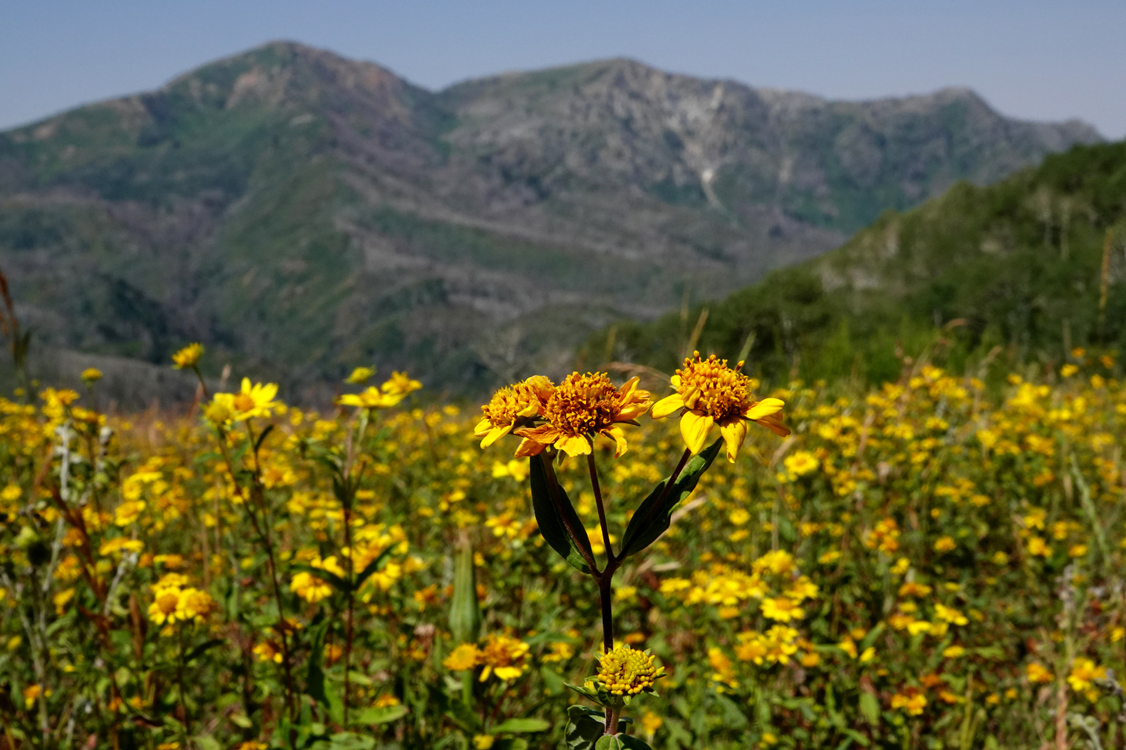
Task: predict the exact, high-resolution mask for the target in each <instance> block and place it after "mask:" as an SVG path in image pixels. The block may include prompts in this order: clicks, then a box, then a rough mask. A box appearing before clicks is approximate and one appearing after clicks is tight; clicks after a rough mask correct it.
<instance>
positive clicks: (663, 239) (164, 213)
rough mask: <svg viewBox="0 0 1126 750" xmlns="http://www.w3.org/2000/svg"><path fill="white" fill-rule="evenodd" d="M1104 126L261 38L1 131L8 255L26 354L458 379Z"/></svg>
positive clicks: (989, 176) (544, 353)
mask: <svg viewBox="0 0 1126 750" xmlns="http://www.w3.org/2000/svg"><path fill="white" fill-rule="evenodd" d="M1096 140H1098V135H1097V133H1096V132H1095V131H1094V130H1093V129H1092V128H1090V127H1089V126H1086V125H1084V124H1082V123H1079V122H1068V123H1064V124H1035V123H1024V122H1017V121H1013V120H1010V119H1007V118H1004V117H1002V116H1000V115H998V114H997V113H996V112H994V111H993V110H991V109H990V108H989V106H988V105H987V104H986V103H985V102H983V101H982V100H981V99H980V98H979V97H977V96H976V95H974V94H973V93H972V92H969V91H965V90H957V89H949V90H944V91H940V92H938V93H936V94H932V95H929V96H919V97H908V98H901V99H887V100H880V101H873V102H831V101H825V100H822V99H818V98H816V97H812V96H808V95H804V94H799V93H793V92H784V91H774V90H768V89H754V88H750V87H748V86H744V85H742V84H738V83H734V82H731V81H709V80H700V79H695V78H690V77H687V76H678V75H671V74H668V73H664V72H661V71H658V70H654V69H652V68H649V67H646V66H644V65H642V64H640V63H636V62H632V61H628V60H609V61H603V62H596V63H590V64H584V65H576V66H571V67H566V68H559V69H552V70H545V71H538V72H532V73H516V74H508V75H503V76H497V77H492V78H487V79H482V80H476V81H469V82H466V83H462V84H459V85H456V86H453V87H450V88H448V89H446V90H443V91H440V92H436V93H435V92H430V91H427V90H424V89H421V88H418V87H416V86H412V85H411V84H410V83H408V82H406V81H404V80H403V79H401V78H399V77H397V76H395V75H394V74H393V73H391V72H389V71H387V70H385V69H383V68H381V67H379V66H377V65H374V64H371V63H365V62H356V61H352V60H347V59H343V58H340V57H338V56H336V55H333V54H331V53H329V52H325V51H322V50H316V49H311V48H309V47H305V46H302V45H299V44H295V43H290V42H278V43H272V44H269V45H266V46H264V47H261V48H258V49H255V50H252V51H250V52H247V53H245V54H241V55H238V56H235V57H232V58H228V59H225V60H221V61H219V62H216V63H213V64H210V65H207V66H205V67H203V68H200V69H198V70H195V71H193V72H191V73H189V74H187V75H185V76H183V77H181V78H178V79H176V80H174V81H172V82H171V83H169V84H168V85H167V86H165V87H164V88H162V89H160V90H159V91H155V92H152V93H147V94H141V95H138V96H132V97H126V98H123V99H117V100H112V101H107V102H102V103H100V104H95V105H90V106H86V107H82V108H79V109H76V110H73V111H70V112H67V113H64V114H62V115H59V116H57V117H53V118H50V119H48V120H45V121H43V122H40V123H36V124H33V125H30V126H27V127H23V128H19V129H16V130H12V131H8V132H6V133H3V134H0V268H2V269H3V270H4V272H5V273H7V275H8V276H9V278H10V279H11V280H12V284H13V290H14V293H15V296H16V298H17V301H18V309H19V311H20V314H21V316H23V318H24V320H25V325H31V326H32V327H34V328H35V330H36V332H37V333H36V339H37V342H38V344H39V345H40V346H48V347H54V348H57V349H65V350H77V351H85V352H91V353H97V354H101V355H117V356H124V357H132V358H138V359H142V360H147V361H152V362H163V361H166V358H167V356H168V354H169V353H170V352H171V351H172V350H174V349H175V348H176V347H178V346H179V345H180V344H181V343H183V342H184V341H187V340H195V339H199V340H202V341H204V342H205V343H207V344H208V345H209V346H210V347H211V348H212V350H213V351H215V352H216V356H215V357H214V358H212V360H211V361H212V362H213V363H214V364H215V366H216V367H217V366H218V365H219V364H220V363H222V362H226V361H231V362H233V363H234V364H235V366H236V369H237V370H238V371H240V372H241V371H248V372H255V373H258V374H260V375H262V376H268V377H270V378H271V379H275V380H281V381H282V382H283V383H284V384H285V385H286V386H288V387H289V388H290V389H291V396H292V397H301V390H300V389H303V388H304V389H308V388H314V387H316V386H317V385H318V384H322V383H324V382H326V379H331V378H335V377H338V376H340V375H341V374H342V373H345V372H346V371H348V370H349V369H350V368H351V367H352V366H354V365H356V364H361V363H363V364H366V363H372V362H374V363H376V364H378V365H380V366H381V367H410V368H411V370H412V372H414V373H416V374H418V375H420V376H421V377H422V378H423V379H424V380H425V381H427V382H428V383H429V384H430V385H432V386H435V387H448V388H451V389H453V390H457V391H462V392H466V391H472V390H477V389H481V388H485V387H488V386H489V385H491V384H492V383H493V382H494V381H495V380H496V379H497V378H509V377H514V376H516V375H517V374H519V373H520V372H522V371H523V370H524V369H526V368H528V367H531V366H535V367H538V368H547V369H549V370H550V369H553V368H559V367H562V366H564V364H565V361H566V358H567V357H568V356H569V352H570V351H571V349H572V347H573V346H574V345H575V344H576V343H577V342H579V341H581V340H583V338H584V337H585V336H586V335H587V334H588V333H589V332H590V331H591V330H593V329H595V328H597V327H598V326H601V325H604V324H606V323H607V322H609V321H613V320H617V319H621V318H626V317H629V318H640V319H648V318H652V317H654V316H656V315H658V314H659V313H661V312H662V311H664V310H667V309H669V308H670V307H675V306H676V305H678V304H679V303H680V302H681V300H682V299H685V298H686V297H691V298H693V299H701V298H712V297H717V296H719V295H722V294H724V293H726V292H729V291H731V290H734V289H736V288H738V287H740V286H742V285H745V284H747V283H749V282H752V281H754V280H755V279H757V278H759V277H761V276H762V275H763V274H764V273H765V272H767V271H768V270H770V269H772V268H777V267H780V266H785V265H789V264H792V263H795V262H798V261H801V260H803V259H805V258H809V257H812V256H815V255H817V254H820V253H822V252H825V251H827V250H829V249H831V248H832V247H834V246H836V245H838V244H839V243H840V242H841V241H842V240H843V239H844V238H845V237H846V236H847V235H848V234H849V233H851V232H853V231H854V230H856V229H858V228H859V227H861V226H864V225H865V224H867V223H868V222H870V221H872V220H873V219H875V218H876V217H877V216H878V215H879V214H880V212H881V211H883V210H885V209H888V208H892V209H903V208H907V207H909V206H912V205H914V204H916V203H918V202H920V201H922V200H925V199H927V198H929V197H932V196H934V195H937V194H939V193H940V192H941V191H943V190H944V189H946V188H947V187H949V186H950V185H951V184H953V183H954V182H955V181H957V180H959V179H969V180H973V181H975V182H989V181H992V180H996V179H998V178H1000V177H1002V176H1004V175H1006V174H1008V173H1010V172H1012V171H1013V170H1015V169H1018V168H1020V167H1022V166H1025V165H1029V164H1033V163H1036V162H1037V161H1038V160H1039V159H1041V158H1042V157H1043V156H1044V155H1045V154H1047V153H1051V152H1054V151H1059V150H1062V149H1066V148H1068V147H1070V146H1071V145H1073V144H1075V143H1089V142H1093V141H1096ZM294 389H296V392H295V391H294ZM305 395H306V396H308V395H311V392H310V393H306V394H305Z"/></svg>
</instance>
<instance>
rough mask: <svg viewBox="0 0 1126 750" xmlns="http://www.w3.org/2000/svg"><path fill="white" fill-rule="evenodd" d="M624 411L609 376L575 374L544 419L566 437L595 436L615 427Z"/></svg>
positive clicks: (550, 402)
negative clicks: (617, 419)
mask: <svg viewBox="0 0 1126 750" xmlns="http://www.w3.org/2000/svg"><path fill="white" fill-rule="evenodd" d="M621 407H622V404H621V397H620V396H619V395H618V389H617V388H615V387H614V384H613V383H611V382H610V378H608V377H606V374H605V373H601V372H596V373H589V372H588V373H587V374H586V375H579V374H578V373H577V372H573V373H571V374H570V375H568V376H567V377H566V379H565V380H564V381H563V382H562V383H560V384H559V387H558V388H556V389H555V392H554V393H553V394H552V395H551V398H550V399H549V400H548V402H547V406H546V407H544V416H546V417H547V418H548V419H549V420H551V424H552V425H553V426H554V427H555V428H556V429H557V430H559V431H560V432H561V433H563V434H564V435H569V436H578V435H592V434H594V433H596V432H600V431H601V430H604V429H606V428H607V427H610V426H611V425H613V424H614V418H615V417H617V416H618V414H619V413H620V412H621Z"/></svg>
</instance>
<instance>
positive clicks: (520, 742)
mask: <svg viewBox="0 0 1126 750" xmlns="http://www.w3.org/2000/svg"><path fill="white" fill-rule="evenodd" d="M493 747H494V748H495V750H528V742H527V740H525V739H523V738H521V737H508V738H507V739H503V740H497V741H496V744H494V745H493Z"/></svg>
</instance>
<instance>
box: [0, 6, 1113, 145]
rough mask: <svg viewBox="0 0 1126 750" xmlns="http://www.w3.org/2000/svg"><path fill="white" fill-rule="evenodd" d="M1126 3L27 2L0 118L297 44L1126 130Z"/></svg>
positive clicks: (454, 77)
mask: <svg viewBox="0 0 1126 750" xmlns="http://www.w3.org/2000/svg"><path fill="white" fill-rule="evenodd" d="M1124 29H1126V2H1124V1H1123V0H1072V2H1069V3H1063V2H1055V3H1048V2H1042V1H1041V0H1021V1H1019V2H1018V1H1015V0H1013V1H1010V0H976V1H975V2H966V1H965V0H945V1H944V2H933V1H932V0H910V1H908V2H904V1H903V0H899V1H898V2H884V1H880V2H877V1H875V0H847V1H846V0H836V1H834V2H830V1H828V0H788V1H779V2H769V3H768V2H754V1H752V0H745V1H744V2H724V1H718V0H717V1H714V2H708V1H706V0H697V1H696V2H692V3H687V2H678V3H673V2H664V1H663V0H649V1H648V2H634V1H625V0H623V1H620V2H615V1H614V0H602V1H601V2H588V1H587V0H577V1H574V2H560V1H559V0H556V1H555V2H541V1H540V0H521V1H519V2H512V1H509V0H474V2H453V1H452V0H415V1H413V2H395V3H392V2H378V1H374V0H369V1H368V2H360V1H359V0H320V2H293V1H290V0H275V1H274V2H264V1H263V0H224V1H223V2H219V1H218V0H193V1H192V2H170V1H169V0H145V1H143V2H141V1H137V0H97V1H96V2H91V1H90V0H37V2H10V3H7V4H6V7H5V9H4V11H3V20H2V22H0V128H6V127H11V126H14V125H18V124H22V123H25V122H31V121H33V120H36V119H39V118H42V117H45V116H47V115H50V114H53V113H55V112H58V111H61V110H64V109H68V108H70V107H73V106H76V105H79V104H83V103H86V102H90V101H95V100H98V99H104V98H108V97H113V96H120V95H124V94H130V93H135V92H138V91H144V90H149V89H153V88H156V87H158V86H160V85H161V84H162V83H164V82H165V81H167V80H169V79H170V78H172V77H174V76H176V75H178V74H180V73H182V72H185V71H187V70H190V69H191V68H194V67H196V66H198V65H200V64H202V63H205V62H207V61H210V60H212V59H215V58H218V57H223V56H226V55H230V54H234V53H237V52H240V51H242V50H244V49H248V48H250V47H253V46H256V45H258V44H261V43H263V42H265V41H268V40H271V39H293V40H296V41H301V42H304V43H306V44H311V45H314V46H318V47H325V48H328V49H331V50H334V51H336V52H339V53H341V54H343V55H346V56H349V57H356V58H361V59H366V60H372V61H374V62H378V63H380V64H382V65H385V66H386V67H389V68H391V69H392V70H394V71H395V72H396V73H398V74H400V75H402V76H404V77H406V78H407V79H409V80H411V81H413V82H414V83H417V84H420V85H423V86H426V87H428V88H432V89H434V88H440V87H442V86H445V85H447V84H449V83H452V82H454V81H459V80H463V79H465V78H472V77H476V76H481V75H488V74H491V73H497V72H501V71H506V70H516V69H529V68H541V67H547V66H551V65H560V64H567V63H573V62H580V61H585V60H591V59H597V58H605V57H616V56H626V57H633V58H636V59H639V60H641V61H643V62H646V63H649V64H651V65H654V66H656V67H659V68H662V69H665V70H670V71H675V72H682V73H689V74H692V75H699V76H706V77H717V78H732V79H735V80H738V81H742V82H745V83H749V84H751V85H756V86H772V87H778V88H790V89H797V90H802V91H808V92H810V93H814V94H820V95H823V96H827V97H831V98H842V99H869V98H876V97H881V96H894V95H903V94H911V93H922V92H927V91H933V90H935V89H938V88H942V87H943V86H968V87H970V88H973V89H975V90H977V91H978V92H979V93H980V94H982V95H983V96H984V97H985V98H986V99H987V100H988V101H989V102H990V103H991V104H992V105H993V106H994V107H996V108H997V109H998V110H1000V111H1001V112H1003V113H1005V114H1007V115H1010V116H1015V117H1021V118H1024V119H1032V120H1063V119H1067V118H1071V117H1078V118H1081V119H1084V120H1086V121H1088V122H1090V123H1092V124H1094V125H1095V126H1096V127H1097V128H1098V129H1099V130H1100V132H1102V134H1103V135H1104V136H1106V137H1109V138H1122V137H1123V136H1126V44H1124V43H1123V39H1122V34H1123V30H1124Z"/></svg>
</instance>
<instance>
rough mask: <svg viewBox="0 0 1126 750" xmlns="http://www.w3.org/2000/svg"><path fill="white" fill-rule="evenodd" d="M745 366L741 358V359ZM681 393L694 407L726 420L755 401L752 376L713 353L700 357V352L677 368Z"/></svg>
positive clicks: (744, 410)
mask: <svg viewBox="0 0 1126 750" xmlns="http://www.w3.org/2000/svg"><path fill="white" fill-rule="evenodd" d="M739 364H740V366H742V362H740V363H739ZM676 374H677V375H679V376H680V393H681V395H682V396H683V397H684V403H685V405H686V406H687V407H688V408H689V409H691V410H692V411H695V412H698V413H702V414H704V415H705V416H710V417H713V418H715V420H716V421H717V422H724V421H727V420H731V419H735V418H737V417H739V416H741V415H742V414H743V413H744V412H746V410H747V409H748V408H749V407H750V406H751V404H752V403H754V399H753V397H752V396H751V379H750V378H748V377H747V376H746V375H744V374H743V373H741V372H739V371H737V370H733V369H731V368H730V367H728V366H727V360H726V359H718V358H717V357H716V356H715V355H714V354H713V355H711V356H709V357H708V358H707V359H704V360H701V359H700V353H699V352H695V354H694V356H693V357H689V358H687V359H685V360H684V367H682V368H681V369H679V370H677V371H676Z"/></svg>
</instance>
